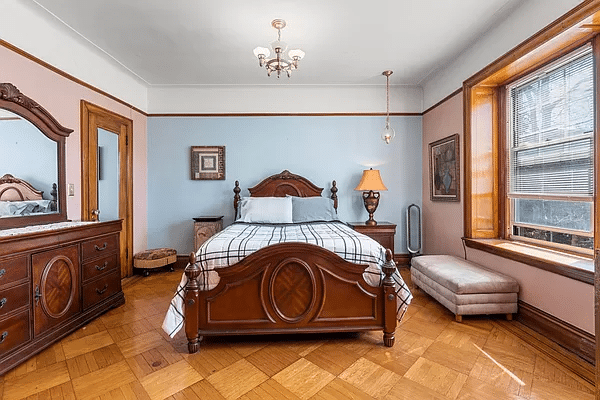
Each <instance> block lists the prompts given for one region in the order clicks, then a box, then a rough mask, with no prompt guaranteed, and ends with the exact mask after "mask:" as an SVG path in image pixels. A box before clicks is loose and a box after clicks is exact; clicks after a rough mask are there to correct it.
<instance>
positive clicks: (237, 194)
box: [233, 181, 242, 221]
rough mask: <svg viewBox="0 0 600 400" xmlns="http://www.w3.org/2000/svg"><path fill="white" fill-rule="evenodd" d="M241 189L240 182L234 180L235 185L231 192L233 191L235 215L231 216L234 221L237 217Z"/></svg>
mask: <svg viewBox="0 0 600 400" xmlns="http://www.w3.org/2000/svg"><path fill="white" fill-rule="evenodd" d="M241 191H242V189H240V182H239V181H235V187H234V188H233V193H235V195H234V196H233V208H234V209H235V216H234V218H233V220H234V221H235V220H237V219H238V203H239V202H240V192H241Z"/></svg>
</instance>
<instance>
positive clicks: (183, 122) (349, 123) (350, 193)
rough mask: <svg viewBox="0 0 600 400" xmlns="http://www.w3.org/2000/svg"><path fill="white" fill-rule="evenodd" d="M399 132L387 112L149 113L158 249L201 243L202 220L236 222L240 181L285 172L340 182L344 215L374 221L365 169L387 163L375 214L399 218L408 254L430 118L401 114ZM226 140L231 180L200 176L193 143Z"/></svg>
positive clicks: (151, 226)
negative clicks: (409, 216) (409, 213)
mask: <svg viewBox="0 0 600 400" xmlns="http://www.w3.org/2000/svg"><path fill="white" fill-rule="evenodd" d="M391 123H392V127H393V128H394V129H395V131H396V138H395V139H394V140H393V141H392V143H391V144H390V145H386V144H385V143H384V142H383V141H382V140H381V139H380V138H379V134H380V131H381V130H382V129H383V127H384V124H385V121H384V118H383V117H359V116H352V117H350V116H349V117H308V116H300V117H209V118H203V117H150V118H148V128H147V132H148V246H149V247H150V248H154V247H163V246H167V247H172V248H174V249H176V250H177V252H178V254H186V253H189V252H190V251H192V250H193V220H192V218H193V217H196V216H202V215H224V216H225V220H224V223H225V225H228V224H230V223H231V222H232V220H233V215H234V210H233V187H234V182H235V181H236V180H238V181H239V182H240V187H241V188H242V193H241V194H242V196H247V195H248V190H247V189H248V187H252V186H254V185H256V184H257V183H258V182H260V180H262V179H263V178H265V177H267V176H269V175H272V174H276V173H279V172H281V171H283V170H285V169H287V170H289V171H290V172H292V173H295V174H298V175H302V176H304V177H306V178H308V179H309V180H311V181H312V182H313V183H315V184H316V185H318V186H320V187H323V188H324V189H325V190H324V191H323V194H324V195H326V196H329V195H330V192H329V188H330V187H331V181H332V180H334V179H335V180H336V181H337V186H338V188H339V191H338V197H339V207H338V212H339V215H340V218H341V219H343V220H345V221H364V220H366V219H367V218H368V214H367V212H366V210H365V208H364V205H363V201H362V197H361V193H360V192H356V191H354V188H355V187H356V185H357V184H358V182H359V181H360V177H361V175H362V170H363V169H367V168H369V167H373V168H378V169H379V170H380V171H381V177H382V180H383V182H384V184H385V185H386V186H387V188H388V191H387V192H382V193H381V200H380V204H379V208H378V209H377V211H376V212H375V219H376V220H380V221H384V220H387V221H391V222H394V223H396V224H398V228H397V234H396V243H395V246H396V249H395V251H396V253H406V239H405V231H406V228H405V223H406V221H405V214H406V208H407V207H408V205H410V204H412V203H416V204H418V205H419V206H421V191H422V187H421V186H422V182H421V180H422V179H421V165H422V164H421V146H422V145H421V136H422V119H421V117H418V116H417V117H392V118H391ZM221 145H224V146H225V159H226V180H224V181H193V180H191V179H190V175H191V172H190V147H191V146H221Z"/></svg>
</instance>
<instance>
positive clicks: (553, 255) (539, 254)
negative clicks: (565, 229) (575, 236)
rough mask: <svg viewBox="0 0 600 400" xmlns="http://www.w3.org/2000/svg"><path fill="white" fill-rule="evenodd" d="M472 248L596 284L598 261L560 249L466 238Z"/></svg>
mask: <svg viewBox="0 0 600 400" xmlns="http://www.w3.org/2000/svg"><path fill="white" fill-rule="evenodd" d="M463 240H464V241H465V245H466V246H467V247H469V248H472V249H477V250H481V251H485V252H487V253H491V254H495V255H497V256H500V257H504V258H508V259H509V260H513V261H518V262H521V263H523V264H527V265H531V266H533V267H536V268H540V269H544V270H546V271H549V272H552V273H555V274H559V275H562V276H566V277H568V278H571V279H575V280H577V281H580V282H584V283H588V284H590V285H593V284H594V260H593V259H592V258H591V257H589V258H588V257H584V256H576V255H573V254H569V253H565V252H560V251H556V250H550V249H545V248H542V247H537V246H532V245H530V244H525V243H518V242H513V241H509V240H501V239H467V238H464V239H463Z"/></svg>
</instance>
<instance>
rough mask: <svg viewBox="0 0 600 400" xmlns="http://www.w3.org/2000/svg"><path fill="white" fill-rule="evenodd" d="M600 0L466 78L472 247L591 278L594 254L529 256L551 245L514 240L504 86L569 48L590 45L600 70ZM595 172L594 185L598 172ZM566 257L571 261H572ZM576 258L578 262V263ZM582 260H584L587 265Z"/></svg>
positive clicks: (598, 224)
mask: <svg viewBox="0 0 600 400" xmlns="http://www.w3.org/2000/svg"><path fill="white" fill-rule="evenodd" d="M595 21H600V0H587V1H584V2H582V3H581V4H580V5H579V6H577V7H576V8H574V9H573V10H571V11H570V12H568V13H567V14H565V15H564V16H563V17H561V18H559V19H558V20H557V21H555V22H553V23H552V24H550V25H548V26H547V27H546V28H544V29H543V30H541V31H540V32H538V33H537V34H536V35H534V36H532V37H531V38H529V39H528V40H526V41H525V42H523V43H522V44H520V45H518V46H517V47H515V48H514V49H512V50H511V51H509V52H508V53H506V54H505V55H503V56H502V57H500V58H499V59H497V60H496V61H494V62H493V63H491V64H490V65H488V66H486V67H485V68H484V69H482V70H481V71H479V72H478V73H476V74H475V75H473V76H472V77H471V78H469V79H467V80H466V81H465V82H464V84H463V105H464V148H465V168H464V180H465V184H464V191H465V192H464V195H465V196H464V199H465V202H464V240H465V244H466V245H467V246H468V247H471V248H476V249H479V250H483V251H487V252H489V253H492V254H496V255H499V256H501V257H504V258H508V259H512V260H515V261H520V262H524V263H526V264H529V265H533V266H535V267H538V268H542V269H545V270H548V271H551V272H554V273H558V274H561V275H564V276H568V277H570V278H573V279H577V280H580V281H583V282H586V283H591V284H593V282H594V269H593V261H592V255H591V254H589V255H588V254H581V253H575V252H572V251H570V250H563V249H557V248H548V251H547V254H546V253H544V254H542V255H541V256H540V255H539V254H538V255H537V256H530V255H528V251H527V249H528V248H531V246H534V247H535V248H536V249H537V250H539V249H542V250H543V249H545V248H547V247H546V246H543V245H540V244H534V245H532V244H526V243H524V244H523V248H522V250H519V249H518V247H519V246H517V244H518V243H519V242H517V241H513V240H509V232H508V229H509V227H510V223H509V221H510V219H509V218H510V214H509V211H510V210H509V207H510V201H509V200H508V198H507V193H506V182H507V170H506V168H508V165H507V163H508V159H507V154H506V150H505V149H506V140H507V136H506V134H507V132H506V102H507V93H506V89H505V88H506V86H507V85H509V84H510V83H513V82H515V81H516V80H518V79H521V78H522V77H523V76H525V75H527V74H530V73H532V72H533V71H535V70H537V69H539V68H542V67H544V66H546V65H548V64H550V63H552V62H554V61H556V60H557V59H558V58H560V57H562V56H564V55H566V54H568V53H570V52H571V51H573V50H575V49H577V48H579V47H581V46H583V45H585V44H586V43H591V44H592V51H593V54H594V55H593V57H594V62H595V64H596V65H597V66H596V75H598V69H599V67H598V65H600V64H599V62H600V35H599V33H600V25H598V24H597V23H596V22H595ZM594 84H595V88H594V90H595V93H596V99H597V100H596V102H597V103H599V102H600V100H598V99H600V79H596V80H595V83H594ZM599 116H600V107H598V106H597V107H596V109H595V119H596V121H597V122H596V126H595V128H594V129H595V135H594V141H595V143H594V144H595V149H596V150H595V154H596V155H595V160H594V168H595V170H596V171H600V165H599V159H600V157H599V156H598V153H599V151H600V141H599V136H600V135H598V134H597V133H598V125H599V123H600V118H599ZM598 175H600V173H596V174H595V189H596V190H595V192H596V193H598V189H599V187H598V183H597V182H598V180H599V179H598V178H599V176H598ZM595 200H596V195H594V210H593V215H594V221H593V224H594V247H595V250H597V249H600V243H599V242H600V237H599V236H600V235H599V231H600V216H599V215H598V214H600V208H599V207H597V206H596V201H595ZM538 253H539V252H538ZM565 256H568V257H571V258H572V260H573V261H572V262H566V261H565V258H564V257H565ZM573 265H575V266H573ZM582 266H583V267H582Z"/></svg>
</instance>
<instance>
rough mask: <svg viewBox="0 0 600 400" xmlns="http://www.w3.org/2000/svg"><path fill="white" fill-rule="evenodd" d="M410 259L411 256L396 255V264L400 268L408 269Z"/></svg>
mask: <svg viewBox="0 0 600 400" xmlns="http://www.w3.org/2000/svg"><path fill="white" fill-rule="evenodd" d="M410 258H411V257H410V254H394V262H395V263H396V265H397V266H398V267H408V266H409V265H410Z"/></svg>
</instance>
